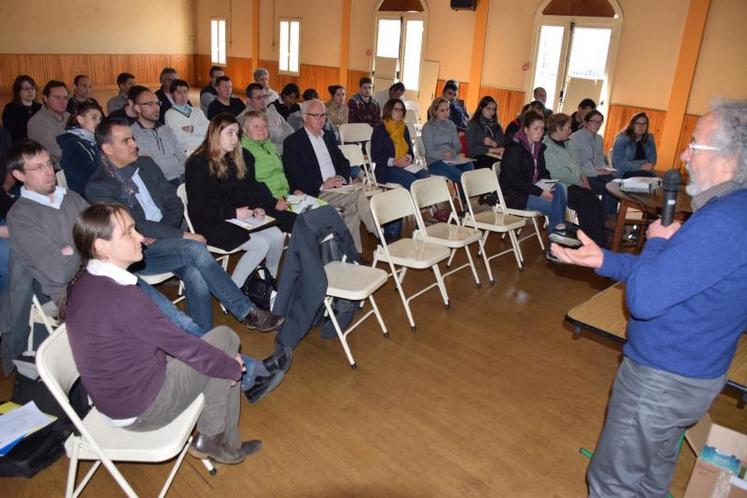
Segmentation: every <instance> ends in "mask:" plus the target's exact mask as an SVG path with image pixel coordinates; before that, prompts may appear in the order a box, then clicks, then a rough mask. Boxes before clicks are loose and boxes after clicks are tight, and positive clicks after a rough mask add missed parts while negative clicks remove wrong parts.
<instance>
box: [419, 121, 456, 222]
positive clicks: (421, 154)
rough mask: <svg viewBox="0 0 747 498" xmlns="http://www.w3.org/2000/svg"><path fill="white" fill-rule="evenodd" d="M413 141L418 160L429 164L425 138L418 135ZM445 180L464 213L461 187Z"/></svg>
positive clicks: (447, 179)
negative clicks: (460, 192)
mask: <svg viewBox="0 0 747 498" xmlns="http://www.w3.org/2000/svg"><path fill="white" fill-rule="evenodd" d="M413 141H414V143H415V155H416V156H418V160H419V161H422V163H423V164H428V159H427V158H426V153H425V143H423V137H422V136H421V135H418V136H417V137H416V138H413ZM434 174H435V173H434ZM439 176H440V175H439ZM443 178H444V179H445V180H446V182H447V184H448V185H451V188H452V190H453V191H454V197H455V198H456V200H457V202H458V203H459V210H460V211H462V212H464V202H462V196H461V195H460V194H459V186H458V185H457V184H456V183H454V182H453V181H451V179H450V178H447V177H445V176H444V177H443Z"/></svg>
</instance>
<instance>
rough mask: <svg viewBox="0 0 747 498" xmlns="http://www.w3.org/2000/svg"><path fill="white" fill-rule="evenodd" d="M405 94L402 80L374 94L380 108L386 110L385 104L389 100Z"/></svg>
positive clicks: (399, 97)
mask: <svg viewBox="0 0 747 498" xmlns="http://www.w3.org/2000/svg"><path fill="white" fill-rule="evenodd" d="M404 94H405V85H404V83H402V82H401V81H398V82H396V83H394V84H393V85H392V86H390V87H389V88H385V89H384V90H381V91H378V92H376V93H375V94H374V98H375V99H376V102H378V103H379V108H380V109H381V110H382V112H383V110H384V106H385V105H386V103H387V102H389V101H390V100H392V99H401V98H402V95H404Z"/></svg>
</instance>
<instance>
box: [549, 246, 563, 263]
mask: <svg viewBox="0 0 747 498" xmlns="http://www.w3.org/2000/svg"><path fill="white" fill-rule="evenodd" d="M545 258H546V259H547V260H548V261H550V262H552V263H562V261H560V260H559V259H558V258H557V257H556V256H555V255H554V254H553V253H552V251H551V250H550V248H549V247H548V248H547V249H546V250H545Z"/></svg>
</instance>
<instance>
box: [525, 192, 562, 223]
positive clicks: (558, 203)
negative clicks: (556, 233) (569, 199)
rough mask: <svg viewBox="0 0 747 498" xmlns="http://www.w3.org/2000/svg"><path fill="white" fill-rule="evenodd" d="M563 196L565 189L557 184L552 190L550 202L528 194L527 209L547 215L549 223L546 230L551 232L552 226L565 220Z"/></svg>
mask: <svg viewBox="0 0 747 498" xmlns="http://www.w3.org/2000/svg"><path fill="white" fill-rule="evenodd" d="M565 198H566V195H565V189H564V188H563V186H562V185H560V184H557V185H556V186H555V190H554V191H553V196H552V202H551V201H548V200H545V199H543V198H542V197H539V196H536V195H530V196H529V198H528V199H527V209H531V210H534V211H539V212H540V213H544V214H546V215H547V216H549V217H550V223H548V224H547V231H548V232H551V231H552V230H553V228H555V227H556V226H558V225H559V224H561V223H564V222H565V206H566V200H565Z"/></svg>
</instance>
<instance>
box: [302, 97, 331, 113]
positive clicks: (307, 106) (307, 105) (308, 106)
mask: <svg viewBox="0 0 747 498" xmlns="http://www.w3.org/2000/svg"><path fill="white" fill-rule="evenodd" d="M314 103H319V104H321V106H322V109H324V110H325V112H326V109H325V108H324V102H322V101H321V100H319V99H309V100H304V101H303V102H301V112H302V113H303V114H306V113H307V112H309V110H310V109H311V105H312V104H314Z"/></svg>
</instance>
